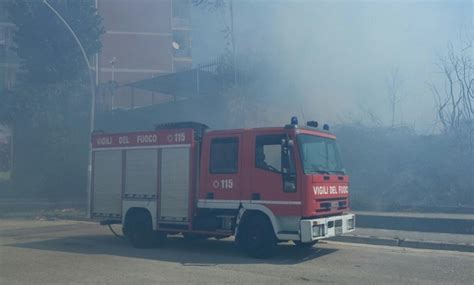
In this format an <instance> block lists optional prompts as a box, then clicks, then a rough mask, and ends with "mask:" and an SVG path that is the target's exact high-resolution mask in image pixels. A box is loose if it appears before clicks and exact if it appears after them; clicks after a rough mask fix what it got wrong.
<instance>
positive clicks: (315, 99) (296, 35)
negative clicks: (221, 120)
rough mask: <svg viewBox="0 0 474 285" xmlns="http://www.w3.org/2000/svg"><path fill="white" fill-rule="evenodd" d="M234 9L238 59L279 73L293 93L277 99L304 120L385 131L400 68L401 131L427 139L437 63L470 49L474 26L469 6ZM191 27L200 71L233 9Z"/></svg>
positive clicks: (244, 5) (220, 45)
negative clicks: (453, 50)
mask: <svg viewBox="0 0 474 285" xmlns="http://www.w3.org/2000/svg"><path fill="white" fill-rule="evenodd" d="M233 7H234V29H235V42H236V53H237V55H238V57H245V56H247V55H249V56H250V55H252V56H257V57H262V58H265V59H266V60H267V61H269V62H272V66H273V67H274V68H278V69H281V72H282V74H284V76H283V79H282V80H283V81H287V82H288V83H291V86H293V89H294V91H292V92H291V93H292V94H288V95H287V98H280V99H281V100H293V101H296V102H298V104H299V105H300V106H301V109H302V112H304V113H305V115H306V116H307V117H317V118H319V119H321V120H324V121H330V122H333V123H351V122H356V121H358V120H365V121H367V123H369V124H370V123H377V124H382V125H388V124H390V121H391V112H390V104H389V100H388V94H387V84H386V82H387V79H388V78H389V76H390V73H391V71H392V70H394V69H398V71H399V74H400V78H401V82H402V83H401V84H400V96H401V101H400V103H399V105H398V106H397V109H396V116H395V123H396V124H397V125H407V126H410V127H414V128H415V129H416V130H417V131H419V132H422V133H430V132H433V130H434V127H435V124H436V113H435V100H434V96H433V95H432V93H431V91H430V88H429V84H431V83H434V84H440V83H441V77H440V75H439V72H438V69H437V66H436V64H437V62H438V60H439V57H440V56H442V55H444V54H445V53H446V51H447V47H448V45H449V44H453V45H454V46H455V47H456V46H461V45H462V44H463V43H465V42H466V39H467V38H468V35H469V33H471V34H472V27H473V24H474V22H473V14H474V8H473V2H472V1H470V0H465V1H456V0H451V1H414V0H400V1H388V0H383V1H289V0H288V1H270V0H266V1H263V0H260V1H258V0H254V1H250V0H234V1H233ZM192 21H193V34H192V38H193V39H192V45H193V60H194V62H195V64H199V63H205V62H207V61H210V60H212V59H214V58H216V57H217V56H218V55H220V54H222V53H223V52H224V49H225V45H226V40H225V39H224V33H223V32H222V30H223V29H224V28H225V25H226V23H227V25H229V23H230V17H229V9H228V7H227V8H224V9H222V10H217V11H210V10H209V9H205V8H203V7H193V12H192ZM264 84H267V85H269V86H270V85H272V84H273V85H274V84H275V82H272V81H270V80H269V81H268V82H265V83H264ZM255 92H260V91H259V90H255ZM266 92H271V88H269V89H268V90H267V91H266ZM270 95H271V94H270ZM267 97H268V96H267ZM368 113H370V114H372V116H371V118H372V119H370V120H369V119H367V118H368V117H369V116H367V114H368ZM373 118H375V119H373Z"/></svg>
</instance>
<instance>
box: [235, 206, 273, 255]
mask: <svg viewBox="0 0 474 285" xmlns="http://www.w3.org/2000/svg"><path fill="white" fill-rule="evenodd" d="M242 226H243V228H242V229H241V231H242V232H241V233H240V234H239V235H238V239H239V240H238V244H239V245H241V246H242V247H243V249H244V250H245V251H246V252H247V254H248V255H249V256H251V257H255V258H268V257H271V256H272V255H273V254H274V253H275V250H276V246H277V239H276V237H275V234H274V233H273V227H272V224H271V223H270V221H269V220H268V219H267V218H266V217H264V216H262V215H257V216H252V217H249V219H247V221H246V222H245V223H244V224H243V225H242Z"/></svg>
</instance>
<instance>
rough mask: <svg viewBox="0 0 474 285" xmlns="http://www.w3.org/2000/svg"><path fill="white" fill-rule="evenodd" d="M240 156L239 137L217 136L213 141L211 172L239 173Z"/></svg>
mask: <svg viewBox="0 0 474 285" xmlns="http://www.w3.org/2000/svg"><path fill="white" fill-rule="evenodd" d="M238 156H239V139H238V138H236V137H232V138H216V139H213V140H212V142H211V163H210V167H209V168H210V169H209V171H210V173H212V174H220V173H222V174H228V173H237V171H238Z"/></svg>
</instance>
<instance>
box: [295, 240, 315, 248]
mask: <svg viewBox="0 0 474 285" xmlns="http://www.w3.org/2000/svg"><path fill="white" fill-rule="evenodd" d="M293 243H294V244H295V245H296V246H297V247H301V248H311V247H313V246H314V245H315V244H317V243H318V240H313V241H310V242H301V241H299V240H294V241H293Z"/></svg>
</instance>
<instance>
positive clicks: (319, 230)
mask: <svg viewBox="0 0 474 285" xmlns="http://www.w3.org/2000/svg"><path fill="white" fill-rule="evenodd" d="M322 236H324V225H313V237H322Z"/></svg>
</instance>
